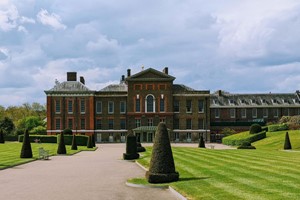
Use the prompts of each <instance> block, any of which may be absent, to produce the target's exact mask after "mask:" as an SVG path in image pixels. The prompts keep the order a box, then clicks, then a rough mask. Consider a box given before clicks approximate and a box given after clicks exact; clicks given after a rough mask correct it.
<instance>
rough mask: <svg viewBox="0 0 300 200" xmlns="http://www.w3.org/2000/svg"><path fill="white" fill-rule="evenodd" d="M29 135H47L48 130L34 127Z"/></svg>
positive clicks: (42, 127)
mask: <svg viewBox="0 0 300 200" xmlns="http://www.w3.org/2000/svg"><path fill="white" fill-rule="evenodd" d="M29 133H30V134H35V135H46V134H47V129H46V128H45V127H44V126H37V127H34V128H33V129H32V130H31V131H30V132H29Z"/></svg>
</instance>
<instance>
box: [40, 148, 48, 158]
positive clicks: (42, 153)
mask: <svg viewBox="0 0 300 200" xmlns="http://www.w3.org/2000/svg"><path fill="white" fill-rule="evenodd" d="M39 159H44V160H48V159H49V151H48V150H45V149H44V148H43V147H40V148H39Z"/></svg>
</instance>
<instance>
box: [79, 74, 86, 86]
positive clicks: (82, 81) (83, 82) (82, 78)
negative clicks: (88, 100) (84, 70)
mask: <svg viewBox="0 0 300 200" xmlns="http://www.w3.org/2000/svg"><path fill="white" fill-rule="evenodd" d="M80 83H82V84H83V85H85V80H84V77H83V76H80Z"/></svg>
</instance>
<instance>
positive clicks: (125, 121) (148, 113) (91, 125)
mask: <svg viewBox="0 0 300 200" xmlns="http://www.w3.org/2000/svg"><path fill="white" fill-rule="evenodd" d="M174 80H175V77H173V76H171V75H169V73H168V68H164V69H163V70H162V71H158V70H155V69H152V68H149V69H145V70H142V71H140V72H138V73H136V74H131V70H130V69H128V70H127V76H126V77H125V75H122V77H121V80H120V83H119V84H112V85H108V86H107V87H105V88H103V89H101V90H99V91H96V90H90V89H89V88H88V87H87V86H86V85H85V79H84V77H80V78H79V80H77V73H76V72H68V73H67V81H64V82H62V83H59V82H56V84H55V86H54V87H53V88H52V89H50V90H46V91H45V93H46V95H47V133H48V134H57V133H60V132H62V131H63V130H64V129H66V128H70V129H72V130H73V133H77V134H86V135H94V136H95V138H96V140H97V142H125V136H126V135H127V133H128V132H131V131H133V132H134V133H135V134H136V135H137V136H138V137H139V138H140V139H141V141H142V142H152V141H153V138H154V137H155V129H156V126H157V125H158V123H159V122H165V123H166V125H167V127H168V129H169V135H170V140H171V141H172V142H198V140H199V137H200V135H203V137H204V138H205V140H206V141H207V142H209V141H212V142H214V141H215V139H216V138H215V135H216V134H218V133H220V132H221V131H222V130H223V129H224V128H225V127H229V128H232V129H235V130H237V131H240V130H247V129H249V126H250V125H251V124H253V123H260V124H262V125H264V124H266V123H267V122H272V121H278V119H280V118H281V117H282V116H292V115H299V114H300V101H299V98H300V95H299V94H300V93H299V91H296V92H295V93H286V94H273V93H267V94H231V93H227V92H224V91H221V90H219V91H217V92H215V93H210V91H209V90H195V89H192V88H190V87H187V86H185V85H183V84H174V83H173V82H174Z"/></svg>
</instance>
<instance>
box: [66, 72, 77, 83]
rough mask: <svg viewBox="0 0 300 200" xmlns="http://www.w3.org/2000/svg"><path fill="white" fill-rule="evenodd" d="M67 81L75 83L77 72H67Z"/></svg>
mask: <svg viewBox="0 0 300 200" xmlns="http://www.w3.org/2000/svg"><path fill="white" fill-rule="evenodd" d="M67 81H77V72H67Z"/></svg>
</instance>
